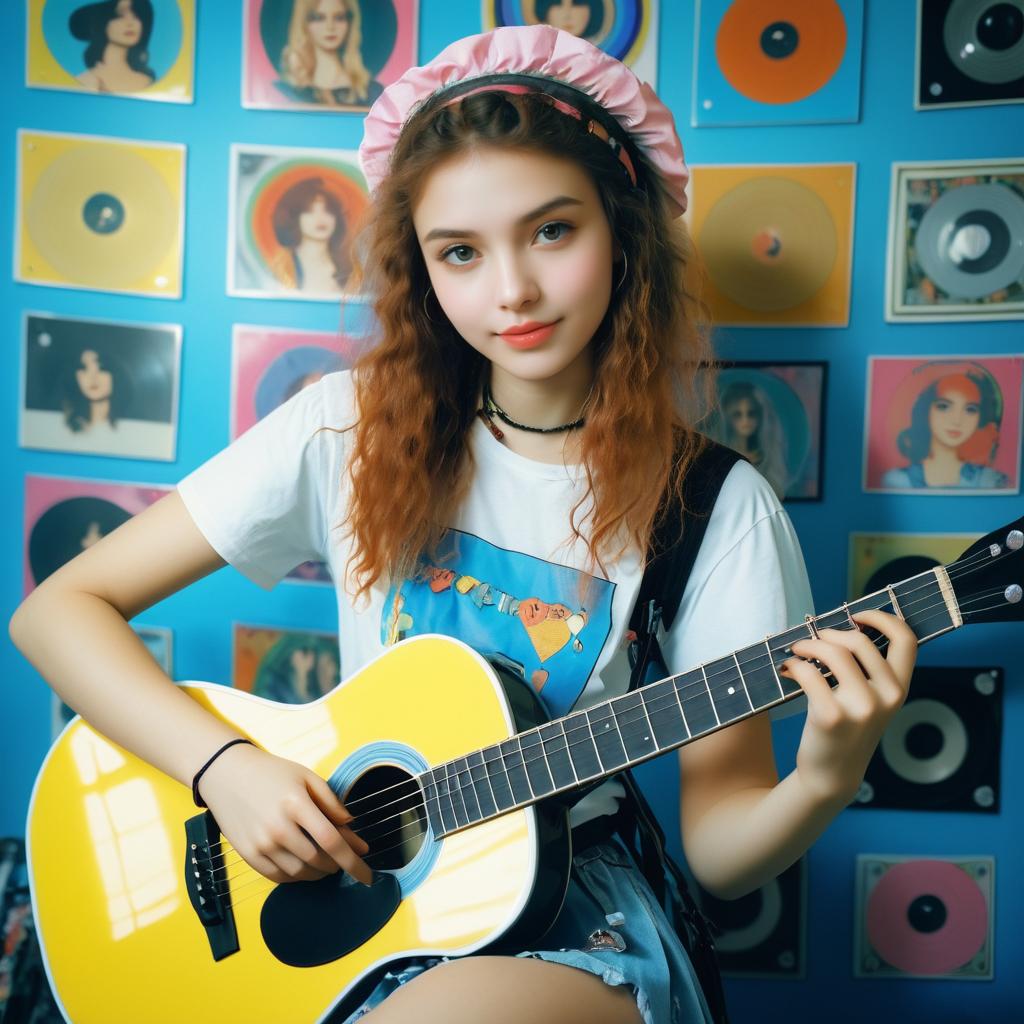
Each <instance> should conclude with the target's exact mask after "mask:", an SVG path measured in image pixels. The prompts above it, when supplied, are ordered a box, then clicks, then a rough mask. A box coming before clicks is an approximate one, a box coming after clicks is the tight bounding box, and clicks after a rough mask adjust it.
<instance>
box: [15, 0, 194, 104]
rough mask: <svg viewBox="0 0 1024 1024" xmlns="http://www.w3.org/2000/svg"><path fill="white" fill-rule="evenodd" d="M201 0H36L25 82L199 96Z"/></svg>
mask: <svg viewBox="0 0 1024 1024" xmlns="http://www.w3.org/2000/svg"><path fill="white" fill-rule="evenodd" d="M195 21H196V13H195V0H103V2H100V3H87V2H85V0H28V56H27V59H26V61H25V68H26V74H25V84H26V85H28V86H32V87H33V88H37V89H62V90H67V91H70V92H90V93H95V94H96V95H98V96H122V97H128V98H130V99H139V100H159V101H163V102H166V103H191V102H192V79H193V75H194V64H195Z"/></svg>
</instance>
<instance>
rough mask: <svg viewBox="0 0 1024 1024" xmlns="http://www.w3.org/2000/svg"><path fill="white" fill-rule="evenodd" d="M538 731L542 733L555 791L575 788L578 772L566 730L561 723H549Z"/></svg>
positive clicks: (541, 736)
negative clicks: (570, 751)
mask: <svg viewBox="0 0 1024 1024" xmlns="http://www.w3.org/2000/svg"><path fill="white" fill-rule="evenodd" d="M537 731H538V732H539V733H540V738H541V745H542V747H543V750H544V757H545V759H546V760H547V765H548V771H549V772H550V773H551V779H552V781H553V782H554V784H555V789H565V788H566V787H567V786H574V785H575V784H576V782H577V781H578V780H577V778H576V770H575V768H573V765H572V757H571V756H570V755H569V750H568V742H567V740H566V735H565V728H564V727H563V726H562V724H561V722H548V723H547V724H546V725H542V726H541V727H540V728H539V729H538V730H537Z"/></svg>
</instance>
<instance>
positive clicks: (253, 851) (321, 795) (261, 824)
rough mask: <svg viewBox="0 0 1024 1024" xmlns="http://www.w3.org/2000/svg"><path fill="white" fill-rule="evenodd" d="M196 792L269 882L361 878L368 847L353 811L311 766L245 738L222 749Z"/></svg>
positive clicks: (366, 873) (365, 875)
mask: <svg viewBox="0 0 1024 1024" xmlns="http://www.w3.org/2000/svg"><path fill="white" fill-rule="evenodd" d="M199 788H200V793H201V795H202V797H203V799H204V800H205V801H206V803H207V805H208V806H209V808H210V810H211V811H212V812H213V816H214V817H215V818H216V819H217V825H218V826H219V828H220V831H221V832H222V833H223V834H224V836H226V837H227V839H228V840H229V841H230V843H231V845H232V846H233V847H234V848H235V851H236V852H237V853H238V854H240V855H241V857H242V859H243V860H245V861H246V863H248V864H249V865H251V866H252V867H253V868H255V869H256V870H257V871H258V872H259V873H260V874H261V875H265V876H266V877H267V878H269V879H270V880H271V881H273V882H297V881H312V880H315V879H318V878H324V877H325V876H327V875H329V874H332V873H334V872H335V871H337V870H338V869H339V868H341V869H343V870H344V871H347V872H348V873H349V874H350V875H352V876H353V877H354V878H356V879H358V880H359V881H360V882H362V883H363V884H364V885H370V884H372V882H373V874H372V872H371V870H370V868H369V866H368V865H367V864H366V862H365V861H364V860H363V859H362V857H361V856H359V855H360V854H362V855H364V856H365V855H366V854H367V853H368V852H369V849H370V847H369V846H368V844H367V843H365V842H364V841H363V840H362V839H360V838H359V836H357V835H356V834H355V832H353V831H352V829H351V828H349V827H348V826H349V823H350V822H351V821H353V820H354V819H353V817H352V815H351V814H349V812H348V811H347V810H345V807H344V805H343V804H342V802H341V801H340V800H339V799H338V797H337V795H336V794H335V792H334V790H332V789H331V787H330V786H328V785H327V783H326V782H325V781H324V780H323V779H322V778H320V776H319V775H317V774H316V773H315V772H311V771H309V769H308V768H304V767H303V766H302V765H300V764H296V762H294V761H289V760H287V759H286V758H283V757H277V756H276V755H274V754H271V753H268V752H267V751H265V750H261V749H260V748H259V747H253V746H249V745H248V744H242V743H240V744H238V745H237V746H234V747H231V749H230V750H226V751H225V752H224V753H223V754H222V755H221V756H220V757H218V758H217V760H216V761H214V763H213V764H212V765H210V767H209V768H208V769H207V770H206V772H205V773H204V775H203V778H202V781H201V782H200V784H199Z"/></svg>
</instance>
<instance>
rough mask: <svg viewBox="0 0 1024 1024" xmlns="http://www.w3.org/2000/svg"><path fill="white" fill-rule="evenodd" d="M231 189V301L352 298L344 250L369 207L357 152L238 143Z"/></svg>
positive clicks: (233, 156) (233, 154)
mask: <svg viewBox="0 0 1024 1024" xmlns="http://www.w3.org/2000/svg"><path fill="white" fill-rule="evenodd" d="M229 190H230V200H231V206H230V215H229V223H228V294H229V295H239V296H248V297H253V298H263V299H312V300H326V301H331V300H337V299H338V298H340V297H342V296H345V297H347V298H353V299H354V298H355V296H353V295H352V294H351V293H350V291H349V290H348V279H349V276H350V275H351V273H352V255H351V252H350V246H351V243H352V238H353V237H354V235H355V233H356V231H357V230H358V227H359V224H360V222H361V221H362V218H363V215H364V214H365V212H366V209H367V207H368V205H369V198H368V193H367V188H366V181H365V179H364V178H363V175H362V172H361V171H360V170H359V166H358V161H357V154H356V153H355V152H353V151H348V150H327V149H293V148H288V147H283V146H248V145H238V144H236V145H233V146H232V147H231V181H230V185H229Z"/></svg>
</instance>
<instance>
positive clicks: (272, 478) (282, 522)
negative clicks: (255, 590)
mask: <svg viewBox="0 0 1024 1024" xmlns="http://www.w3.org/2000/svg"><path fill="white" fill-rule="evenodd" d="M323 390H324V382H323V381H322V380H321V381H318V382H316V383H314V384H311V385H309V386H308V387H306V388H303V390H302V391H300V392H299V393H298V394H296V395H294V396H293V397H292V398H290V399H289V400H288V401H287V402H284V403H283V404H282V405H280V406H278V407H277V408H276V409H274V410H273V412H271V413H269V414H268V415H267V416H265V417H264V418H263V419H262V420H260V421H259V422H258V423H256V424H255V425H254V426H252V427H251V428H250V429H249V430H247V431H246V432H245V433H244V434H242V436H241V437H239V438H238V439H237V440H235V441H234V442H233V443H232V444H230V445H229V446H228V447H227V448H225V449H224V450H223V451H221V452H219V453H218V454H216V455H214V456H213V457H212V458H211V459H209V460H208V461H207V462H204V463H203V464H202V465H201V466H199V468H198V469H196V470H194V471H193V472H192V473H190V474H189V475H188V476H186V477H185V478H184V479H183V480H182V481H181V482H180V483H179V484H178V493H179V494H180V495H181V498H182V501H184V503H185V507H186V508H187V509H188V511H189V514H190V515H191V516H192V518H193V520H194V521H195V523H196V526H197V527H198V528H199V530H200V531H201V532H202V534H203V536H204V537H206V539H207V541H209V543H210V545H211V546H212V547H213V548H214V550H215V551H216V552H217V553H218V554H219V555H220V556H221V558H223V559H224V560H225V561H226V562H228V563H229V564H230V565H232V566H234V568H236V569H237V570H238V571H239V572H241V573H242V574H243V575H245V576H246V577H248V578H249V579H250V580H252V581H253V582H254V583H256V584H258V585H259V586H261V587H263V588H265V589H267V590H269V589H270V588H271V587H273V586H274V585H275V584H276V583H277V582H278V581H280V580H281V578H282V577H284V576H285V575H286V574H287V573H289V572H291V570H292V569H294V568H295V567H296V566H297V565H300V564H302V563H303V562H307V561H311V560H323V559H324V558H325V551H326V537H327V532H328V531H327V517H328V509H327V507H326V505H325V495H324V491H325V480H326V479H328V475H329V473H330V472H331V467H330V466H329V465H328V446H327V444H326V442H325V441H324V440H323V438H324V436H325V433H326V432H324V431H319V432H318V428H320V427H322V426H324V425H325V420H324V398H323Z"/></svg>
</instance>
